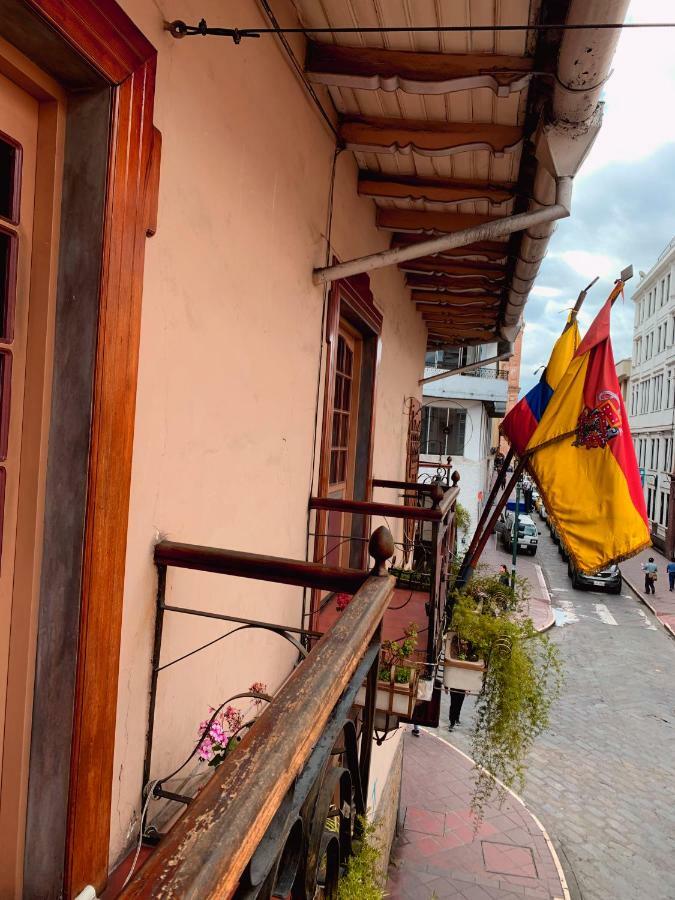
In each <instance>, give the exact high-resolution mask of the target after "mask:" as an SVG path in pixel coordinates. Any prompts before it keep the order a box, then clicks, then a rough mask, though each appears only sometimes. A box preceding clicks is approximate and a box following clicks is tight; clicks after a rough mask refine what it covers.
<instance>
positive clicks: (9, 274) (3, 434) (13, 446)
mask: <svg viewBox="0 0 675 900" xmlns="http://www.w3.org/2000/svg"><path fill="white" fill-rule="evenodd" d="M38 116H39V104H38V102H37V100H35V99H34V98H33V97H31V96H30V95H29V94H27V93H26V92H25V91H23V90H22V89H21V88H19V87H18V86H17V85H16V84H14V83H13V82H11V81H9V80H8V79H7V78H5V77H3V76H2V75H0V735H3V736H4V735H5V734H6V730H7V729H8V728H11V723H10V722H7V723H5V721H4V718H5V714H6V708H7V681H8V677H7V676H8V666H9V656H10V639H11V634H12V619H13V616H14V615H20V613H21V610H20V609H19V608H18V607H19V605H20V604H21V598H20V597H15V596H14V590H13V586H14V574H15V565H14V564H15V549H16V527H17V510H18V503H19V477H20V459H21V438H22V425H23V398H24V382H25V374H26V342H27V331H28V305H29V304H28V298H29V293H30V278H31V256H32V248H33V210H34V206H35V172H36V160H37V139H38ZM2 746H3V754H2V758H1V759H0V767H1V766H2V765H3V760H4V746H5V740H4V738H3V744H2ZM2 776H3V772H2V769H1V768H0V784H1V783H3V782H4V781H5V779H4V778H3V777H2ZM1 806H2V796H1V795H0V807H1Z"/></svg>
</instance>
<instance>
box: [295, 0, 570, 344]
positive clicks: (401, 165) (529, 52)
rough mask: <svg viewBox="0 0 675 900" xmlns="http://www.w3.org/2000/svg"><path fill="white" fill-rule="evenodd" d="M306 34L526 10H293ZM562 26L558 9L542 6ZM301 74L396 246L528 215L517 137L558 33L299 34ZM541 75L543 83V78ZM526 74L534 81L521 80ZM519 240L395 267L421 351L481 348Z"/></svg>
mask: <svg viewBox="0 0 675 900" xmlns="http://www.w3.org/2000/svg"><path fill="white" fill-rule="evenodd" d="M294 4H295V7H296V9H297V12H298V16H299V18H300V21H301V22H302V25H303V26H304V27H306V28H308V29H309V30H310V31H311V29H313V28H326V27H328V28H330V27H333V28H336V27H340V26H342V27H344V26H347V27H354V26H356V27H368V26H379V27H392V26H394V27H395V26H405V27H410V26H429V25H431V26H449V25H459V26H466V25H474V26H475V25H495V24H496V25H514V24H523V23H525V22H527V23H535V22H539V21H541V19H540V16H541V14H542V11H541V9H540V7H541V3H540V0H463V2H461V3H460V2H457V0H320V2H317V0H294ZM545 6H546V15H547V17H549V18H548V21H558V22H560V21H564V20H565V15H566V12H567V6H568V2H567V0H554V2H552V3H550V2H549V3H547V4H546V5H545ZM309 37H310V40H309V44H308V50H307V60H306V72H307V75H308V77H309V78H310V79H311V80H312V81H313V82H314V83H317V84H322V85H324V86H325V87H326V89H327V90H328V92H329V93H330V97H331V99H332V101H333V103H334V105H335V107H336V109H337V111H338V113H339V115H340V137H341V139H342V141H343V143H344V145H345V147H346V148H347V149H349V150H351V151H352V152H353V153H354V156H355V158H356V160H357V162H358V165H359V169H360V177H359V188H358V189H359V193H360V194H361V195H363V196H368V197H372V198H373V200H374V202H375V204H376V207H377V225H378V227H379V228H381V229H384V230H386V231H387V232H389V233H390V234H391V245H392V246H399V245H402V244H409V243H411V242H417V241H420V240H423V239H424V238H426V237H429V236H430V235H431V236H434V235H439V234H444V233H447V232H453V231H458V230H461V229H463V228H466V227H470V226H473V225H476V224H481V223H483V222H487V221H489V220H490V219H492V218H499V217H502V216H506V215H510V214H512V213H514V212H520V211H523V210H525V209H527V208H528V204H529V202H530V199H531V191H532V186H533V182H534V175H535V171H536V161H535V160H534V156H533V151H532V145H531V143H530V138H531V137H532V134H533V131H534V129H535V128H536V126H537V123H538V120H539V114H540V110H541V107H542V104H543V103H544V102H545V100H546V98H547V97H548V95H549V94H550V90H551V83H552V79H551V77H550V75H551V74H552V73H553V72H555V66H556V59H557V52H558V45H559V41H560V32H534V33H533V32H524V31H515V32H490V31H488V32H452V33H448V32H446V33H439V32H426V33H420V32H417V33H415V32H400V33H391V32H389V33H380V34H377V33H368V34H357V33H354V34H337V35H331V34H326V33H324V34H310V36H309ZM543 69H545V70H546V71H547V72H548V75H543V74H541V73H542V70H543ZM534 72H537V73H539V74H536V75H535V74H534ZM520 241H521V235H520V234H515V235H512V236H511V237H510V238H502V239H500V240H497V241H490V242H483V243H481V244H474V245H470V246H467V247H463V248H459V249H456V250H451V251H447V252H446V253H440V254H437V255H435V256H428V257H422V258H420V259H416V260H413V261H411V262H406V263H402V264H401V265H400V268H401V269H402V271H403V272H404V275H405V278H406V282H407V284H408V285H409V287H410V289H411V299H412V301H413V302H414V303H415V304H416V307H417V309H418V310H419V312H420V314H421V315H422V317H423V318H424V320H425V322H426V324H427V327H428V333H429V339H428V344H429V347H430V348H433V347H437V346H444V345H457V344H463V343H464V344H476V343H485V342H489V341H494V340H495V339H497V337H498V334H499V326H500V322H501V321H502V319H503V314H504V309H505V304H506V300H507V296H508V292H509V289H510V288H511V286H512V284H511V282H512V275H513V271H514V267H515V264H516V261H517V257H518V252H519V247H520Z"/></svg>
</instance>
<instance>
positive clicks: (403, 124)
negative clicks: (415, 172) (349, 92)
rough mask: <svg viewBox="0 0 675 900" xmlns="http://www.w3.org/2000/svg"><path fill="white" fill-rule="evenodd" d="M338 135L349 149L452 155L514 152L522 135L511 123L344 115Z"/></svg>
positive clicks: (424, 154)
mask: <svg viewBox="0 0 675 900" xmlns="http://www.w3.org/2000/svg"><path fill="white" fill-rule="evenodd" d="M339 136H340V140H341V141H342V143H343V144H344V146H345V147H346V148H347V149H348V150H361V151H364V152H369V153H413V152H414V153H419V154H420V155H422V156H451V155H453V154H455V153H467V152H469V151H472V150H489V151H490V152H491V153H493V154H495V155H498V154H503V153H513V152H514V151H515V150H517V149H519V148H520V144H521V142H522V137H523V134H522V130H521V129H520V128H518V127H517V126H513V125H496V124H488V125H484V124H482V123H480V122H432V121H429V120H427V119H423V120H420V119H391V118H384V117H381V116H345V117H343V118H342V120H341V122H340V128H339Z"/></svg>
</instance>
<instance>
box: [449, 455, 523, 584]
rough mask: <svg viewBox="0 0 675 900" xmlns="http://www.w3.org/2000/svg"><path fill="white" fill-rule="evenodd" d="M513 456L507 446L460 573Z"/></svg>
mask: <svg viewBox="0 0 675 900" xmlns="http://www.w3.org/2000/svg"><path fill="white" fill-rule="evenodd" d="M513 456H514V453H513V447H509V449H508V452H507V454H506V456H505V457H504V462H503V463H502V466H501V468H500V470H499V472H498V473H497V477H496V478H495V483H494V484H493V485H492V489H491V490H490V494H489V496H488V498H487V500H486V501H485V506H484V507H483V512H482V513H481V517H480V519H479V521H478V524H477V525H476V530H475V531H474V533H473V537H472V538H471V543H470V544H469V549H468V550H467V551H466V553H465V554H464V559H463V560H462V565H461V568H460V573H461V571H462V570H463V569H464V566H465V565H466V562H467V560H470V559H471V557H472V556H473V552H474V550H475V549H476V545H477V544H478V541H479V540H480V538H481V535H482V533H483V526H484V525H485V523H486V522H487V518H488V516H489V515H490V513H491V512H492V504H493V503H494V502H495V498H496V497H497V494H498V493H499V489H500V487H501V486H502V485H503V484H504V482H505V481H506V475H507V472H508V468H509V466H510V465H511V460H512V459H513Z"/></svg>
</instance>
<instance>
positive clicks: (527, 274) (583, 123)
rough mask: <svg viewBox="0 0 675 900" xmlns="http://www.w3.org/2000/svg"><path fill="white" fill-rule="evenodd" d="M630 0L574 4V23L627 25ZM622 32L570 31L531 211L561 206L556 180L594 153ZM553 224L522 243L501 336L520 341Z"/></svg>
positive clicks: (543, 134) (540, 140) (543, 129)
mask: <svg viewBox="0 0 675 900" xmlns="http://www.w3.org/2000/svg"><path fill="white" fill-rule="evenodd" d="M628 4H629V0H572V3H571V4H570V8H569V12H568V15H567V23H566V24H568V25H575V24H584V23H586V22H593V23H596V24H599V25H601V24H603V23H611V22H622V21H623V20H624V18H625V15H626V12H627V10H628ZM619 35H620V32H619V31H618V30H598V29H596V30H589V31H585V30H584V31H565V32H564V33H563V37H562V41H561V43H560V51H559V54H558V70H557V77H556V82H555V87H554V90H553V97H552V99H551V111H550V118H549V120H548V121H547V122H542V124H541V126H540V129H539V132H538V134H537V137H536V156H537V160H538V162H539V165H538V167H537V173H536V176H535V181H534V189H533V197H532V200H531V201H530V209H538V208H541V207H542V206H548V205H549V204H551V203H553V202H555V192H556V181H557V179H559V178H560V177H563V176H569V177H574V175H576V173H577V172H578V170H579V168H580V166H581V164H582V163H583V161H584V159H585V158H586V156H587V155H588V152H589V150H590V149H591V147H592V145H593V142H594V140H595V138H596V135H597V133H598V131H599V130H600V125H601V123H602V104H601V103H600V102H599V99H600V94H601V92H602V89H603V87H604V85H605V82H606V81H607V78H608V77H609V75H610V65H611V62H612V59H613V57H614V51H615V50H616V44H617V41H618V39H619ZM553 231H554V228H553V225H552V224H548V225H546V224H545V225H541V226H539V227H538V228H536V229H529V230H528V231H527V233H526V234H525V235H523V239H522V241H521V245H520V252H519V254H518V260H517V262H516V265H515V268H514V272H513V277H512V280H511V287H510V290H509V293H508V298H507V303H506V309H505V311H504V318H503V322H502V325H501V327H500V331H499V333H500V336H501V337H502V338H503V339H504V340H507V341H514V340H515V338H516V335H517V334H518V332H519V331H520V328H521V320H522V314H523V309H524V308H525V303H526V302H527V297H528V295H529V292H530V290H531V288H532V285H533V283H534V280H535V278H536V277H537V275H538V273H539V268H540V266H541V263H542V260H543V259H544V257H545V255H546V251H547V248H548V242H549V240H550V238H551V235H552V234H553Z"/></svg>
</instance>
